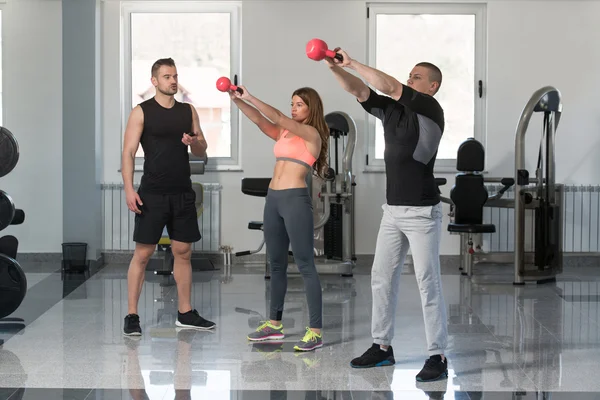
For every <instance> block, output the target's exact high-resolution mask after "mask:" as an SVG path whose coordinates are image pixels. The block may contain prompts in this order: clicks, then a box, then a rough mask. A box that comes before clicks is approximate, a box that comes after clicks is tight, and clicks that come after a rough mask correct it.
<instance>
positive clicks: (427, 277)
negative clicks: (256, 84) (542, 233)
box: [325, 48, 448, 382]
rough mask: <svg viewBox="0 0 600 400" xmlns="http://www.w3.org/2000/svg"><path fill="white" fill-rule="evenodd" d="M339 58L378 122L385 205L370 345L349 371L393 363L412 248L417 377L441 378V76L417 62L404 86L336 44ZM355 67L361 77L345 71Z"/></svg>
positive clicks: (342, 74)
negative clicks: (417, 301)
mask: <svg viewBox="0 0 600 400" xmlns="http://www.w3.org/2000/svg"><path fill="white" fill-rule="evenodd" d="M334 51H335V52H336V53H339V54H341V55H342V56H343V61H339V60H337V59H332V58H326V60H325V61H326V63H327V65H328V66H329V68H330V69H331V71H332V72H333V74H334V76H335V77H336V79H337V80H338V82H339V83H340V85H341V86H342V88H343V89H344V90H346V91H347V92H349V93H350V94H352V95H354V96H355V97H356V99H357V101H358V102H359V103H360V104H361V106H362V107H363V108H364V109H365V110H366V111H367V112H368V113H369V114H371V115H373V116H375V117H376V118H378V119H379V120H381V122H382V124H383V129H384V138H385V153H384V161H385V171H386V199H387V201H386V204H384V205H383V206H382V208H383V217H382V219H381V225H380V227H379V234H378V236H377V247H376V249H375V259H374V261H373V268H372V272H371V288H372V292H373V317H372V323H371V333H372V336H373V342H374V343H373V345H372V346H371V348H369V349H368V350H367V351H366V352H365V353H364V354H363V355H362V356H360V357H357V358H355V359H353V360H352V361H351V363H350V364H351V366H352V367H355V368H369V367H377V366H385V365H394V364H395V359H394V353H393V350H392V346H391V342H392V338H393V336H394V322H395V321H394V319H395V318H394V316H395V315H396V302H397V299H398V297H399V292H398V289H399V287H400V276H401V271H402V265H403V264H404V260H405V258H406V255H407V253H408V249H409V247H410V249H411V250H412V258H413V262H414V269H415V275H416V278H417V283H418V286H419V291H420V293H421V304H422V307H423V316H424V320H425V335H426V339H427V344H428V353H429V356H430V357H429V359H428V360H427V361H426V362H425V366H424V367H423V369H422V370H421V371H420V372H419V373H418V374H417V376H416V379H417V381H421V382H428V381H434V380H438V379H443V378H446V377H447V376H448V361H447V359H446V357H445V356H444V350H445V349H446V346H447V342H448V332H447V316H446V304H445V301H444V297H443V292H442V282H441V272H440V257H439V247H440V240H441V233H442V206H441V202H440V195H439V192H438V188H437V185H436V184H435V179H434V175H433V167H434V164H435V158H436V155H437V151H438V146H439V143H440V140H441V137H442V133H443V132H444V111H443V110H442V107H441V106H440V104H439V103H438V102H437V100H435V99H434V98H433V95H435V94H436V93H437V91H438V90H439V88H440V85H441V83H442V73H441V71H440V70H439V68H437V67H436V66H435V65H433V64H431V63H425V62H424V63H419V64H417V65H416V66H415V67H414V68H413V70H412V71H411V73H410V76H409V79H408V82H407V84H406V85H404V84H402V83H400V82H399V81H397V80H396V79H395V78H393V77H391V76H389V75H386V74H385V73H383V72H381V71H378V70H376V69H374V68H371V67H368V66H366V65H363V64H361V63H359V62H357V61H356V60H353V59H351V58H350V57H349V56H348V54H347V53H346V52H344V51H343V50H340V49H339V48H338V49H335V50H334ZM344 68H350V69H352V70H355V71H356V72H357V73H358V74H359V75H361V76H362V77H363V78H364V79H365V80H366V81H367V83H369V84H370V85H372V86H373V87H374V88H375V89H377V90H378V91H380V92H382V93H383V94H384V95H380V94H377V93H376V92H375V91H374V90H373V89H371V88H369V87H368V86H367V85H366V84H365V83H364V82H363V81H362V80H361V79H359V78H358V77H356V76H354V75H352V74H350V73H349V72H347V71H345V70H344Z"/></svg>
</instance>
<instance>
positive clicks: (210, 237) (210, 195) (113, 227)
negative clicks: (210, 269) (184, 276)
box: [102, 183, 222, 253]
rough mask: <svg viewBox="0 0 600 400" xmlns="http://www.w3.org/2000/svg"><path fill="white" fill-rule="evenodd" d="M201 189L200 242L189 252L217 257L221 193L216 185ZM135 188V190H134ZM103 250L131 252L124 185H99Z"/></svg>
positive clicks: (131, 224)
mask: <svg viewBox="0 0 600 400" xmlns="http://www.w3.org/2000/svg"><path fill="white" fill-rule="evenodd" d="M202 185H203V186H204V205H203V212H202V214H201V215H200V217H199V218H198V226H199V227H200V233H201V234H202V239H200V241H198V242H196V243H194V244H193V246H192V251H197V252H202V253H218V252H219V251H220V250H219V248H220V247H221V190H222V186H221V185H220V184H217V183H202ZM137 188H138V186H137V185H136V186H135V189H136V190H137ZM102 209H103V243H102V244H103V248H104V251H126V250H133V249H134V248H135V243H134V242H133V227H134V217H135V214H134V213H133V212H131V211H129V208H127V204H126V202H125V192H124V191H123V184H114V183H105V184H102Z"/></svg>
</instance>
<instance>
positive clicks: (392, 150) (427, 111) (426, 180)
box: [360, 85, 444, 206]
mask: <svg viewBox="0 0 600 400" xmlns="http://www.w3.org/2000/svg"><path fill="white" fill-rule="evenodd" d="M360 104H361V106H362V107H363V108H364V109H365V111H367V112H368V113H369V114H371V115H373V116H375V117H376V118H378V119H380V120H381V122H382V124H383V132H384V138H385V152H384V161H385V172H386V199H387V204H389V205H392V206H432V205H436V204H437V203H439V202H440V195H439V192H438V187H437V185H436V184H435V177H434V175H433V167H434V164H435V158H436V155H437V151H438V146H439V144H440V140H441V138H442V134H443V132H444V110H443V109H442V107H441V106H440V104H439V103H438V101H437V100H436V99H434V98H433V97H432V96H429V95H427V94H424V93H420V92H417V91H416V90H414V89H412V88H410V87H408V86H406V85H403V89H402V95H401V97H400V99H398V101H396V100H394V99H392V98H391V97H388V96H385V95H380V94H377V93H376V92H375V91H374V90H373V89H370V95H369V98H368V99H367V100H365V101H364V102H362V103H360Z"/></svg>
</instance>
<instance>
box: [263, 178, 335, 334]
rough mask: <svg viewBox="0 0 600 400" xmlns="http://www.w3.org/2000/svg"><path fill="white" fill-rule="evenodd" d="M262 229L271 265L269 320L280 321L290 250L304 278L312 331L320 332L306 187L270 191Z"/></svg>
mask: <svg viewBox="0 0 600 400" xmlns="http://www.w3.org/2000/svg"><path fill="white" fill-rule="evenodd" d="M263 224H264V225H263V229H264V233H265V243H266V245H267V253H268V256H269V261H270V263H271V307H270V317H269V318H270V319H271V320H274V321H281V319H282V315H283V304H284V299H285V293H286V291H287V267H288V249H289V246H290V243H291V244H292V252H293V253H294V260H295V261H296V265H297V266H298V270H299V271H300V274H302V278H303V279H304V288H305V290H306V300H307V302H308V312H309V315H310V328H315V329H321V327H322V321H321V319H322V318H321V317H322V314H323V300H322V294H321V281H320V279H319V275H318V274H317V269H316V267H315V259H314V239H313V238H314V236H313V235H314V221H313V208H312V201H311V198H310V195H309V194H308V189H307V188H294V189H284V190H272V189H269V191H268V193H267V201H266V204H265V210H264V217H263Z"/></svg>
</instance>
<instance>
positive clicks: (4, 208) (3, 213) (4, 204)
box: [0, 190, 15, 231]
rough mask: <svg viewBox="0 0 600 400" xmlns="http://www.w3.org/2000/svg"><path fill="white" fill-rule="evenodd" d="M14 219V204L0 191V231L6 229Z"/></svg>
mask: <svg viewBox="0 0 600 400" xmlns="http://www.w3.org/2000/svg"><path fill="white" fill-rule="evenodd" d="M14 217H15V203H14V202H13V200H12V198H11V197H10V196H9V195H8V194H7V193H6V192H4V191H2V190H0V231H1V230H3V229H6V228H7V227H8V226H9V225H10V223H11V222H12V220H13V218H14Z"/></svg>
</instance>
